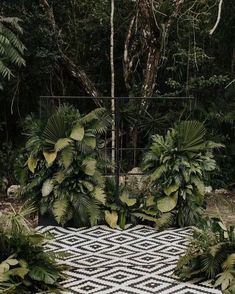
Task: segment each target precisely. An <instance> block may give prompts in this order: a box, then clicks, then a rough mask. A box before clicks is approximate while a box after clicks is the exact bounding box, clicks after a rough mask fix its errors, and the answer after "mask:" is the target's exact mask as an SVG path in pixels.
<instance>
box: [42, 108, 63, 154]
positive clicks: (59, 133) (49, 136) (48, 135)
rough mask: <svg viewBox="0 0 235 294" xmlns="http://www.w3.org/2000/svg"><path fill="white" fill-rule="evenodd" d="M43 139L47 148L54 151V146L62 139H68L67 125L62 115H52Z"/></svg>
mask: <svg viewBox="0 0 235 294" xmlns="http://www.w3.org/2000/svg"><path fill="white" fill-rule="evenodd" d="M42 137H43V139H44V140H45V146H46V147H48V148H52V149H54V145H55V144H56V142H57V141H58V140H59V139H60V138H66V137H67V136H66V125H65V122H64V116H63V114H62V113H56V114H54V115H52V116H51V117H50V118H49V119H48V122H47V125H46V127H45V129H44V132H43V135H42Z"/></svg>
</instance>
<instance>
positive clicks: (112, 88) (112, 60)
mask: <svg viewBox="0 0 235 294" xmlns="http://www.w3.org/2000/svg"><path fill="white" fill-rule="evenodd" d="M110 29H111V32H110V69H111V97H112V98H114V97H115V75H114V0H111V14H110ZM111 110H112V115H113V118H115V117H114V116H115V100H114V99H112V100H111ZM113 121H115V120H114V119H113ZM114 148H115V126H114V125H113V126H112V162H113V163H115V150H114Z"/></svg>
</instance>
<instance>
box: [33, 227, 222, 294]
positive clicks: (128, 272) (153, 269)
mask: <svg viewBox="0 0 235 294" xmlns="http://www.w3.org/2000/svg"><path fill="white" fill-rule="evenodd" d="M38 229H39V231H42V232H50V233H52V234H53V235H54V237H55V238H54V239H53V240H52V241H50V242H49V243H48V244H47V245H46V249H47V250H54V251H66V252H68V253H69V256H68V257H65V258H64V260H61V261H60V262H61V263H64V264H67V265H69V267H70V268H69V270H67V271H66V272H65V273H66V276H67V279H66V280H65V281H63V282H62V283H61V284H62V286H63V287H64V289H65V291H64V292H63V293H65V294H66V293H67V294H77V293H79V294H83V293H86V294H96V293H99V294H111V293H115V294H126V293H127V294H153V293H154V294H156V293H161V294H177V293H180V294H199V293H201V294H220V293H221V292H220V291H219V290H217V289H214V288H212V286H211V284H210V282H209V281H205V280H198V279H197V280H193V281H190V282H180V281H179V280H178V279H177V277H174V276H173V271H174V268H175V265H176V263H177V261H178V259H179V256H180V255H181V254H183V252H184V251H185V249H186V248H187V244H188V237H189V236H190V234H191V229H190V228H180V229H168V230H165V231H163V232H157V231H156V230H155V229H154V228H152V227H148V226H143V225H137V226H129V227H128V228H127V229H125V230H124V231H122V230H119V229H115V230H113V229H111V228H109V227H107V226H103V225H101V226H95V227H92V228H78V229H77V228H61V227H54V226H47V227H39V228H38Z"/></svg>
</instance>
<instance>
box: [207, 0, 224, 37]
mask: <svg viewBox="0 0 235 294" xmlns="http://www.w3.org/2000/svg"><path fill="white" fill-rule="evenodd" d="M222 4H223V0H220V1H219V7H218V15H217V20H216V23H215V25H214V26H213V28H212V29H211V30H210V32H209V34H210V35H213V33H214V31H215V30H216V28H217V27H218V25H219V23H220V19H221V10H222Z"/></svg>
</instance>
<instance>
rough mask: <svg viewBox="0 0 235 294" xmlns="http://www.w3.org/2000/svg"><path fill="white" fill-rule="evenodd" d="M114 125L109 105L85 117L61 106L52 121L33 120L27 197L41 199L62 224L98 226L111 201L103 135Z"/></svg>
mask: <svg viewBox="0 0 235 294" xmlns="http://www.w3.org/2000/svg"><path fill="white" fill-rule="evenodd" d="M109 123H110V119H109V116H108V115H107V113H106V111H105V109H103V108H98V109H95V110H93V111H92V112H90V113H88V114H87V115H81V114H80V113H79V111H78V110H76V109H75V108H73V107H71V106H62V107H59V108H58V110H57V111H56V113H55V114H54V115H52V116H51V117H50V118H49V120H48V121H47V123H46V124H43V123H42V122H40V121H36V122H35V121H32V120H29V127H28V137H29V139H28V141H27V143H26V150H27V152H28V154H29V155H28V161H27V163H28V164H27V168H28V170H29V179H28V181H27V184H26V185H25V186H24V188H23V195H25V197H27V198H30V199H32V200H33V201H35V203H36V204H37V206H38V207H39V209H40V213H41V214H45V213H50V214H52V215H53V216H54V218H55V219H56V221H57V222H58V223H59V224H62V225H64V224H66V223H67V222H68V221H69V220H71V219H72V220H73V222H75V224H76V225H87V224H91V225H94V224H96V223H97V221H98V219H99V218H100V216H101V211H100V205H101V204H102V203H103V204H104V203H105V193H104V190H103V186H104V181H103V177H102V174H101V165H102V164H101V163H102V160H101V149H102V146H103V141H102V139H101V135H102V134H103V133H104V132H105V131H106V130H107V127H108V125H109Z"/></svg>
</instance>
